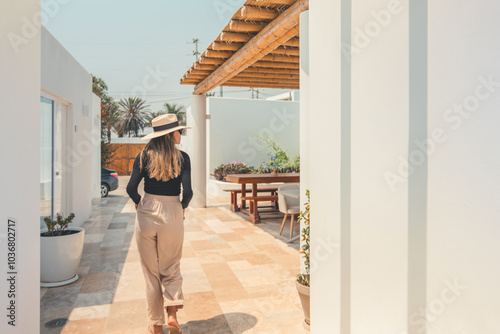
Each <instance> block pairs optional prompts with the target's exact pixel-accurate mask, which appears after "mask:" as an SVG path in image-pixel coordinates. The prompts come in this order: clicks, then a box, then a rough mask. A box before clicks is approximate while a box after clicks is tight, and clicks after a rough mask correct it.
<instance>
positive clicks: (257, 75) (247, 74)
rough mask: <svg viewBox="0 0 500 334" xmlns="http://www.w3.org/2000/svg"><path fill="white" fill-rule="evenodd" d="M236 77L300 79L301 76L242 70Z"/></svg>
mask: <svg viewBox="0 0 500 334" xmlns="http://www.w3.org/2000/svg"><path fill="white" fill-rule="evenodd" d="M234 78H238V79H242V78H263V79H276V80H285V79H286V80H298V79H299V76H298V75H296V74H286V73H279V74H278V73H273V74H271V73H251V72H241V73H240V74H238V75H237V76H235V77H234Z"/></svg>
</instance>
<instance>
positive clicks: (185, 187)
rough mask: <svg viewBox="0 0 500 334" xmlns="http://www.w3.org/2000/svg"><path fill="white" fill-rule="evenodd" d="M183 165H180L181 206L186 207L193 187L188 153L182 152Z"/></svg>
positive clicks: (191, 196) (191, 195)
mask: <svg viewBox="0 0 500 334" xmlns="http://www.w3.org/2000/svg"><path fill="white" fill-rule="evenodd" d="M183 158H184V161H183V166H182V179H181V183H182V208H183V209H185V208H187V207H188V205H189V202H190V201H191V199H192V198H193V189H192V188H191V160H190V159H189V155H187V154H186V153H184V154H183Z"/></svg>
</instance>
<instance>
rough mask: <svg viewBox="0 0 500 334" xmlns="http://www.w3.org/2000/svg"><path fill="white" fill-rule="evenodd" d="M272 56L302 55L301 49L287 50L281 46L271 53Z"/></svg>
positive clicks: (291, 48)
mask: <svg viewBox="0 0 500 334" xmlns="http://www.w3.org/2000/svg"><path fill="white" fill-rule="evenodd" d="M270 54H280V55H287V56H299V55H300V49H299V48H293V47H289V48H285V47H282V46H280V47H279V48H276V49H274V50H273V51H271V52H270Z"/></svg>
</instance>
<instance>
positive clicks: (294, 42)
mask: <svg viewBox="0 0 500 334" xmlns="http://www.w3.org/2000/svg"><path fill="white" fill-rule="evenodd" d="M282 45H284V46H293V47H296V48H298V47H299V46H300V42H299V38H298V37H295V38H290V39H289V40H288V41H286V42H284V43H283V44H282Z"/></svg>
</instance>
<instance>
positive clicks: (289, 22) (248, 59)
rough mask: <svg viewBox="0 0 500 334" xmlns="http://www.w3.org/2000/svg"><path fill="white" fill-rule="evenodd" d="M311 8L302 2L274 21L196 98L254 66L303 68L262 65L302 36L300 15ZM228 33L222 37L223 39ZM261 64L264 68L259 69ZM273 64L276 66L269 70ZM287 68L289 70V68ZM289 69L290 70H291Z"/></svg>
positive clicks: (207, 82) (201, 88) (197, 90)
mask: <svg viewBox="0 0 500 334" xmlns="http://www.w3.org/2000/svg"><path fill="white" fill-rule="evenodd" d="M308 8H309V0H298V1H297V2H295V4H293V5H292V6H291V7H290V8H288V9H287V10H286V11H284V12H283V13H282V14H281V15H279V16H278V17H277V18H276V19H274V21H272V22H271V23H269V24H268V25H267V26H266V27H265V28H264V29H262V30H261V31H260V32H259V33H258V34H257V35H255V36H254V37H253V38H251V40H250V41H248V42H247V43H246V44H245V46H243V47H242V48H241V49H240V50H239V51H237V52H236V53H235V54H234V55H233V56H232V57H231V58H229V59H228V60H227V61H226V62H225V63H224V64H222V65H221V66H220V67H219V68H217V69H216V70H215V71H214V72H213V73H212V74H210V75H209V76H208V77H207V78H205V79H204V80H203V81H202V82H200V83H199V84H197V85H196V87H195V88H194V92H193V93H194V94H205V93H206V92H208V91H210V90H212V89H213V88H215V87H217V86H220V85H222V84H223V83H224V82H225V81H228V80H230V79H231V78H233V77H234V76H236V75H237V74H238V73H240V72H241V71H243V70H245V69H246V68H248V67H249V66H251V65H254V64H255V66H258V67H277V68H296V69H298V68H299V64H298V63H297V64H295V63H278V62H275V63H272V62H258V61H259V60H260V59H261V58H262V57H264V56H265V55H267V54H268V53H269V52H271V51H272V50H274V49H276V48H277V47H279V46H280V45H282V44H284V42H286V41H288V40H289V39H291V38H293V37H295V36H297V35H298V33H299V27H298V25H299V16H300V13H301V12H303V11H305V10H307V9H308ZM223 34H224V33H222V34H221V35H220V37H222V35H223ZM257 62H258V63H261V65H260V66H259V65H257ZM266 63H271V64H273V65H274V66H269V65H271V64H267V65H268V66H264V65H266ZM283 65H285V66H287V67H285V66H283ZM288 66H289V67H288Z"/></svg>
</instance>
